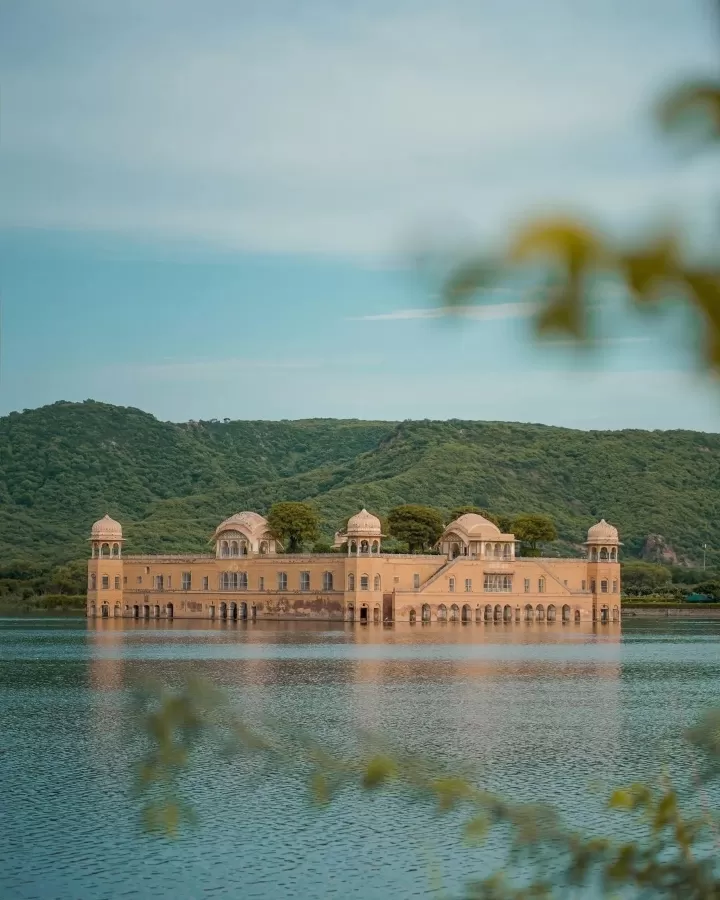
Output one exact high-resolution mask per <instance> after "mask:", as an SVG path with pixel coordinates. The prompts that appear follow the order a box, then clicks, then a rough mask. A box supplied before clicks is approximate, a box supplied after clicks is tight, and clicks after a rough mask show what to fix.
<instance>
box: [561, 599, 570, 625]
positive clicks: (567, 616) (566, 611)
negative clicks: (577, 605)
mask: <svg viewBox="0 0 720 900" xmlns="http://www.w3.org/2000/svg"><path fill="white" fill-rule="evenodd" d="M562 620H563V622H569V621H570V607H569V606H568V605H567V603H566V604H565V605H564V606H563V608H562Z"/></svg>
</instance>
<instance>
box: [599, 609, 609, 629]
mask: <svg viewBox="0 0 720 900" xmlns="http://www.w3.org/2000/svg"><path fill="white" fill-rule="evenodd" d="M609 613H610V610H609V609H608V608H607V606H603V607H601V609H600V621H601V623H602V624H603V625H607V623H608V621H609V619H610V616H609Z"/></svg>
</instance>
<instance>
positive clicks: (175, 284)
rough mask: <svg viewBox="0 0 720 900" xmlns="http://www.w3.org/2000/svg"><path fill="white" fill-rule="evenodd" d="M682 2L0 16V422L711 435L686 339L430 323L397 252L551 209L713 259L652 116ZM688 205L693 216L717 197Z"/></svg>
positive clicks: (482, 238)
mask: <svg viewBox="0 0 720 900" xmlns="http://www.w3.org/2000/svg"><path fill="white" fill-rule="evenodd" d="M709 8H710V7H709V3H707V2H703V0H633V2H632V3H628V2H627V0H544V2H542V3H539V2H537V0H473V2H470V0H436V2H435V0H433V2H430V0H383V2H380V0H364V2H362V3H361V2H355V0H344V2H343V3H337V2H330V0H305V2H303V3H297V2H290V0H253V2H249V0H248V2H243V0H203V2H202V3H201V2H199V0H193V2H190V0H125V2H123V3H117V2H106V0H23V2H22V3H16V2H12V0H0V90H1V91H2V106H1V109H0V295H1V299H2V359H1V361H0V414H6V413H8V412H10V411H12V410H18V409H23V408H33V407H36V406H40V405H43V404H46V403H52V402H54V401H57V400H84V399H88V398H93V399H96V400H102V401H106V402H110V403H116V404H120V405H127V406H135V407H139V408H141V409H144V410H147V411H149V412H152V413H154V414H155V415H157V416H159V417H160V418H162V419H168V420H173V421H184V420H188V419H209V418H219V419H222V418H233V419H235V418H262V419H280V418H304V417H315V416H322V417H326V416H327V417H344V418H345V417H348V418H349V417H353V418H354V417H357V418H366V419H407V418H437V419H447V418H465V419H490V420H512V421H532V422H546V423H549V424H558V425H566V426H572V427H579V428H624V427H637V428H694V429H700V430H706V431H718V430H720V385H718V384H717V383H716V382H711V381H710V380H708V379H707V377H706V376H704V375H703V374H702V373H700V372H698V371H697V366H696V363H695V359H696V354H695V352H694V347H695V343H696V341H697V337H698V335H697V326H696V323H694V322H692V321H691V320H689V318H688V317H687V316H686V315H684V314H683V312H682V311H681V310H679V309H669V310H667V311H666V312H665V313H664V314H663V315H660V316H657V317H649V318H648V317H645V316H643V317H639V316H638V315H637V313H632V312H628V311H627V309H628V307H627V303H626V300H625V298H624V297H623V296H622V295H620V294H619V293H618V292H617V291H610V290H608V291H607V292H606V293H607V295H606V296H605V295H603V297H602V298H601V301H599V302H598V308H597V311H596V315H597V318H598V322H599V325H598V330H597V334H598V342H597V346H596V347H595V349H594V350H593V351H592V352H590V353H579V352H578V351H576V350H575V349H573V348H569V347H567V346H564V345H562V344H561V343H560V342H558V341H556V340H551V341H548V342H546V343H544V344H542V345H541V344H538V342H537V341H536V340H535V339H534V337H533V329H532V323H533V313H534V307H533V305H532V303H531V302H530V300H529V298H528V296H527V295H526V294H524V293H522V292H520V291H519V290H518V289H517V288H512V287H510V286H507V285H506V286H505V287H504V288H502V289H498V290H496V291H493V292H490V293H488V294H487V295H486V296H484V297H482V303H480V304H478V305H477V306H475V307H473V308H471V309H468V310H467V311H466V314H464V315H462V316H459V317H452V318H448V317H447V316H445V315H443V310H442V306H441V301H440V299H439V296H438V290H437V280H436V279H435V278H434V277H433V272H432V271H428V269H427V268H423V267H419V266H418V265H417V264H416V258H417V255H418V251H419V250H422V249H426V248H428V247H432V248H435V249H436V250H437V251H438V252H439V253H440V254H441V253H442V252H445V251H447V252H449V251H450V250H457V249H458V248H460V247H463V248H468V247H472V248H475V247H477V248H488V247H490V248H496V247H501V246H503V244H504V242H505V241H506V240H507V239H508V236H509V235H510V234H511V233H512V231H513V229H514V228H516V227H517V225H518V223H521V222H523V221H526V220H527V219H529V218H532V217H533V216H536V215H539V214H547V213H549V212H550V213H555V212H568V213H571V214H573V215H579V216H582V217H583V218H584V219H586V220H587V221H588V222H591V223H593V224H594V225H597V227H599V228H600V229H602V231H603V233H605V234H608V235H612V236H613V237H615V238H617V239H620V238H623V237H624V238H627V237H630V236H634V235H637V234H638V233H641V232H642V231H643V230H644V229H648V228H651V227H653V226H655V225H657V223H658V222H666V221H674V222H676V223H678V224H679V225H680V226H681V227H682V228H683V231H684V233H685V234H687V235H688V236H689V238H688V240H689V242H690V243H691V244H693V246H697V247H699V248H700V247H708V246H712V244H711V242H712V241H713V240H714V239H715V234H714V232H713V228H714V227H715V225H716V224H717V203H718V202H720V175H719V173H720V167H719V166H718V159H717V156H716V157H715V158H712V157H710V156H699V157H692V158H689V157H688V156H687V155H686V154H685V155H684V154H682V153H681V152H680V151H679V149H678V148H677V147H675V146H673V145H672V144H670V143H669V142H668V141H667V140H665V139H663V138H662V137H661V136H660V134H659V132H658V130H657V127H656V126H655V125H654V124H653V119H652V115H651V111H652V108H653V104H654V103H655V102H656V101H657V98H658V97H659V96H660V95H661V94H662V93H663V92H664V91H665V90H666V89H667V88H668V86H670V85H672V84H673V83H675V82H676V81H677V80H678V79H682V78H686V77H691V76H694V75H703V74H708V73H713V72H715V71H717V69H718V66H719V65H720V21H717V22H716V21H714V20H713V19H712V18H711V16H710V14H709ZM714 198H716V199H715V202H714Z"/></svg>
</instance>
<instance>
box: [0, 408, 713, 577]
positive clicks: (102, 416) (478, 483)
mask: <svg viewBox="0 0 720 900" xmlns="http://www.w3.org/2000/svg"><path fill="white" fill-rule="evenodd" d="M280 499H293V500H295V499H308V500H312V501H313V502H315V503H316V505H317V507H318V509H319V510H320V512H321V514H322V517H323V522H324V526H325V530H326V531H327V533H328V534H332V532H334V531H335V529H336V528H338V527H340V526H341V525H342V523H343V520H344V519H346V518H347V516H348V515H350V514H352V513H353V512H355V511H356V510H357V509H358V507H359V506H362V505H365V506H367V507H368V508H369V509H372V510H373V511H374V512H378V513H381V514H382V513H386V512H387V511H388V510H389V509H390V508H391V507H392V506H394V505H397V504H398V503H405V502H411V503H415V502H417V503H427V504H431V505H433V506H436V507H438V508H440V509H441V510H442V511H443V512H445V513H446V514H447V513H448V511H449V510H450V509H451V508H452V507H453V506H458V505H461V504H467V503H472V504H476V505H478V506H482V507H486V508H488V509H490V510H492V511H493V512H496V513H507V514H515V513H519V512H526V511H532V512H543V513H547V514H548V515H550V516H551V517H552V518H553V519H554V520H555V522H556V524H557V528H558V532H559V535H560V542H559V544H558V548H559V549H560V550H562V552H575V551H576V550H577V549H578V547H579V545H580V544H581V543H582V541H583V540H584V537H585V532H586V530H587V528H588V526H589V525H591V524H592V523H593V522H595V521H597V519H599V518H600V517H602V516H604V517H605V518H606V519H608V520H609V521H611V522H612V523H613V524H615V525H617V526H618V528H619V529H620V533H621V539H622V540H623V541H624V544H625V553H626V555H633V556H638V555H641V554H642V553H643V551H644V549H645V552H646V555H647V552H648V550H649V549H652V548H654V549H652V552H658V553H664V554H665V556H666V557H668V558H669V557H670V556H672V554H676V555H677V558H678V560H679V561H680V562H685V563H688V564H691V563H694V562H697V561H698V560H699V559H700V558H701V555H702V550H701V547H702V544H703V543H707V544H708V545H709V546H710V547H720V517H719V513H720V435H717V434H702V433H696V432H689V431H664V432H663V431H654V432H647V431H592V432H586V431H575V430H572V429H565V428H554V427H549V426H545V425H523V424H514V423H501V422H463V421H447V422H434V421H419V422H410V421H406V422H363V421H357V420H335V419H313V420H305V421H284V422H245V421H238V422H231V421H224V422H217V421H211V422H190V423H185V424H173V423H169V422H160V421H158V420H157V419H156V418H154V417H153V416H151V415H149V414H147V413H144V412H141V411H140V410H137V409H130V408H124V407H116V406H111V405H108V404H103V403H96V402H93V401H86V402H85V403H64V402H61V403H55V404H53V405H52V406H46V407H43V408H41V409H35V410H26V411H24V412H22V413H11V414H10V415H9V416H5V417H3V418H0V563H1V565H0V568H2V570H4V572H5V573H6V574H10V573H11V572H12V571H13V570H15V569H24V570H29V569H31V568H35V569H41V568H46V567H49V566H51V565H54V564H57V563H59V562H63V561H66V560H68V559H76V558H81V557H83V556H85V554H86V552H87V543H86V538H87V534H88V531H89V527H90V525H91V523H92V522H93V521H94V520H95V519H97V518H99V517H100V516H101V515H103V514H104V513H105V512H109V513H110V514H111V515H112V516H114V517H115V518H117V519H119V520H120V521H121V522H122V523H123V526H124V528H125V536H126V539H127V549H128V550H131V551H150V552H157V551H173V552H178V551H184V550H201V549H206V548H207V546H208V543H207V542H208V538H209V536H210V534H211V532H212V530H213V528H214V527H215V525H216V524H217V523H218V522H219V521H220V520H221V519H222V518H224V517H225V516H227V515H229V514H231V513H233V512H236V511H238V510H241V509H256V510H258V511H259V512H266V511H267V509H268V507H269V506H270V504H272V503H273V502H274V501H276V500H280ZM648 539H649V541H648ZM711 559H714V557H709V558H708V561H709V562H710V561H711Z"/></svg>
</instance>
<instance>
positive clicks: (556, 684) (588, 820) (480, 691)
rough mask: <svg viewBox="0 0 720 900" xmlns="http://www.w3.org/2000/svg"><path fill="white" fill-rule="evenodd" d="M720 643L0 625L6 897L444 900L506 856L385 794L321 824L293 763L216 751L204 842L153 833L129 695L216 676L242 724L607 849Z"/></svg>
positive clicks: (197, 777)
mask: <svg viewBox="0 0 720 900" xmlns="http://www.w3.org/2000/svg"><path fill="white" fill-rule="evenodd" d="M719 647H720V623H712V622H711V623H707V622H706V623H695V622H692V623H687V622H686V623H682V622H667V621H664V622H651V623H646V622H636V621H630V622H624V623H623V624H622V628H621V626H620V625H619V624H614V623H612V622H611V623H608V624H601V623H599V622H598V623H596V624H594V625H593V623H592V622H589V623H582V622H581V623H579V624H575V623H574V622H570V623H563V622H561V621H558V620H556V621H554V622H548V621H547V620H545V621H543V622H537V621H534V622H525V621H523V620H521V621H520V622H516V621H515V620H514V619H513V620H512V621H511V622H503V621H502V620H501V621H494V620H491V621H490V622H487V623H486V622H484V621H481V622H479V623H476V622H474V621H473V622H472V623H469V624H462V623H446V624H443V623H432V624H431V625H429V626H424V625H422V624H421V623H420V622H417V623H416V624H415V625H410V624H409V623H403V624H395V625H394V626H389V627H384V626H382V625H381V626H373V625H372V624H369V625H367V626H364V625H360V624H359V623H355V624H350V623H347V622H335V623H332V622H324V623H322V622H317V621H307V620H305V621H301V620H295V621H272V620H258V621H256V622H251V621H248V622H230V621H228V622H219V621H216V622H210V621H208V620H183V619H179V618H177V619H175V620H173V621H163V620H158V621H153V620H151V621H149V622H145V621H142V620H140V621H136V620H133V619H124V618H121V619H113V618H112V617H110V618H107V619H103V618H100V617H98V618H95V619H90V620H87V619H81V620H59V619H47V620H42V621H40V620H35V621H30V620H28V621H27V622H20V621H7V624H5V625H4V626H3V624H2V622H1V621H0V651H1V652H0V671H1V672H2V675H3V684H4V687H5V690H4V691H3V692H0V694H1V695H0V711H1V712H2V716H3V723H4V740H5V748H6V749H5V753H4V772H5V784H6V786H7V787H6V792H5V798H4V799H5V802H6V806H7V808H8V809H9V810H10V816H9V818H7V819H6V820H5V822H6V825H7V826H8V827H5V828H3V819H2V817H0V839H2V840H3V843H4V846H5V848H6V854H5V857H4V859H3V860H2V861H0V885H2V886H3V888H4V889H5V895H7V896H15V895H17V896H33V897H35V896H37V897H53V898H58V900H71V898H77V897H113V896H120V895H121V894H128V895H135V896H148V895H150V894H151V895H152V896H153V897H157V898H162V900H166V898H167V900H169V898H177V897H190V896H201V895H205V894H208V893H211V892H215V893H217V894H218V895H219V896H222V895H238V896H243V897H250V898H257V900H272V898H274V897H277V896H280V895H282V896H329V894H330V893H337V894H339V895H342V896H343V897H346V898H358V900H380V898H386V897H387V895H388V893H396V894H397V895H398V896H422V895H425V894H428V893H429V892H430V893H432V890H435V885H436V884H437V882H436V881H433V878H434V877H435V876H434V875H433V873H434V872H437V873H439V874H438V877H439V878H440V881H441V886H438V888H437V889H438V890H439V891H440V893H442V892H443V890H444V893H445V894H446V895H452V896H457V895H461V894H462V892H463V886H464V885H465V884H466V883H467V882H468V881H469V880H471V879H472V878H475V877H477V876H479V875H482V874H487V873H488V871H489V869H488V867H492V866H493V864H494V861H496V855H494V854H496V851H497V850H498V849H499V848H498V847H497V846H496V845H495V844H493V842H492V840H491V841H490V843H489V844H488V845H487V846H485V847H483V848H482V849H481V850H477V851H475V850H473V849H471V848H469V847H468V846H467V845H466V844H465V843H464V842H463V841H462V838H461V835H460V833H459V831H458V828H457V823H455V822H454V821H451V819H448V818H445V817H437V816H435V815H434V814H433V811H432V809H430V808H429V807H428V806H426V805H424V804H422V803H417V802H413V801H411V800H410V799H409V798H407V797H403V796H399V795H397V794H395V793H394V792H393V791H392V790H391V791H389V792H387V793H385V792H381V793H379V794H374V795H373V798H372V799H369V798H368V797H367V795H365V794H362V793H360V792H355V791H349V792H343V793H342V794H341V795H340V796H339V797H338V799H337V802H335V801H334V802H333V803H332V804H330V806H328V807H327V808H323V809H321V810H320V809H317V808H316V807H314V806H313V804H312V803H311V802H310V801H309V789H308V783H307V777H306V774H303V773H304V770H303V769H302V766H301V764H300V762H299V761H298V762H297V765H296V763H295V760H294V759H291V760H290V761H288V763H287V764H286V765H283V766H280V767H276V766H270V765H269V763H268V761H267V759H264V758H261V757H259V756H257V755H252V754H250V755H241V756H238V757H236V756H233V757H230V758H228V757H227V756H226V755H224V754H223V753H222V752H220V748H219V747H216V746H213V745H208V746H205V745H203V747H202V749H201V750H200V752H198V754H197V756H196V757H195V763H196V764H195V765H193V767H192V769H191V771H190V772H189V773H188V774H187V778H185V777H184V779H183V788H184V790H185V793H186V797H187V798H188V799H189V800H190V801H191V802H192V805H193V808H194V809H195V811H196V813H197V815H198V825H197V826H196V827H195V828H193V829H191V830H190V831H189V832H188V833H187V834H183V835H181V837H180V838H178V839H177V840H176V841H170V842H168V841H162V840H158V839H157V838H154V837H152V836H151V835H148V834H146V833H144V832H143V831H142V829H141V825H140V823H141V819H140V809H139V804H138V801H137V798H136V797H135V795H134V794H133V791H132V786H133V784H134V776H135V765H136V763H137V761H138V759H139V758H140V755H141V752H142V746H143V742H142V740H140V739H139V738H138V735H137V734H136V735H135V736H134V737H133V733H132V730H131V729H129V728H128V725H129V723H130V722H131V719H130V717H129V716H128V715H127V711H128V709H129V706H128V701H129V699H130V696H131V693H130V688H131V687H132V686H133V685H135V684H137V683H138V682H142V681H143V680H144V679H146V678H155V679H159V680H160V681H161V682H162V683H164V684H166V685H168V686H171V687H178V686H180V685H182V684H183V683H185V682H186V681H187V680H188V679H189V678H192V677H198V676H200V677H204V678H207V679H209V680H210V681H212V682H213V683H214V684H216V685H218V686H219V687H220V688H221V689H222V690H223V691H224V693H225V694H226V695H227V696H228V697H229V698H230V700H231V701H232V703H233V706H234V707H235V708H236V709H237V710H238V712H239V714H240V715H241V716H242V717H243V718H244V719H245V720H246V721H247V722H249V723H250V724H256V723H258V722H266V721H269V722H272V723H275V724H276V725H278V726H280V727H283V728H284V727H286V728H288V729H290V730H291V733H294V732H296V731H297V730H302V731H303V732H304V733H306V734H307V733H309V734H311V735H312V736H313V737H315V738H317V740H318V741H319V742H320V744H321V746H327V747H328V748H329V749H332V750H335V751H337V752H338V753H339V754H341V755H342V756H343V757H344V758H352V756H353V754H355V753H358V752H362V750H363V740H362V735H363V734H364V733H366V732H369V733H370V734H372V735H377V736H379V738H380V739H382V740H383V741H384V742H386V743H387V744H388V745H389V747H390V748H391V749H395V750H397V751H399V752H408V753H413V754H417V755H420V756H422V757H423V758H425V759H428V760H430V761H431V762H437V764H438V766H442V767H443V768H449V769H450V770H451V771H458V769H460V770H462V771H465V770H466V769H469V770H470V771H471V772H472V774H473V777H476V778H477V780H478V783H480V784H482V785H483V786H485V787H487V788H488V789H489V790H493V791H496V792H498V793H500V794H501V795H502V796H506V797H511V798H514V799H518V800H529V801H538V800H542V801H548V802H550V803H552V804H553V805H554V806H556V807H557V808H558V809H560V810H561V811H562V812H563V813H564V814H565V815H566V816H567V817H568V818H569V820H570V821H571V823H572V824H576V825H577V826H578V827H582V828H584V829H587V830H589V831H590V832H591V833H594V834H601V835H602V834H607V833H608V829H613V828H616V827H617V819H616V817H615V818H613V819H612V821H610V820H609V818H608V817H609V816H610V815H611V813H609V812H608V810H607V808H606V802H607V797H608V795H609V792H610V791H611V790H612V789H613V788H614V787H616V786H620V785H623V784H627V783H630V782H632V781H634V780H637V779H642V780H648V779H651V778H652V777H654V775H656V774H658V773H660V772H662V771H663V769H664V768H665V767H670V769H671V770H672V771H674V772H676V773H677V771H679V772H680V774H681V775H682V773H683V772H686V771H687V764H686V755H685V753H684V750H683V738H682V733H683V729H684V727H685V725H687V724H689V723H690V722H691V721H692V720H693V719H694V718H695V716H696V715H697V713H698V712H699V711H700V710H701V709H705V708H706V707H707V705H708V704H710V703H712V702H714V698H715V697H716V696H717V694H718V692H719V691H720V673H719V672H718V667H717V658H718V648H719ZM140 737H142V735H140ZM58 773H62V774H61V777H59V776H58ZM10 823H12V827H10ZM68 833H71V834H75V833H83V834H86V835H88V836H91V839H90V838H89V839H88V840H87V841H86V842H77V841H68V840H67V834H68ZM40 845H42V846H43V847H44V848H45V849H44V851H43V854H41V855H38V854H37V852H36V850H33V848H37V846H40ZM441 888H442V890H441Z"/></svg>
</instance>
